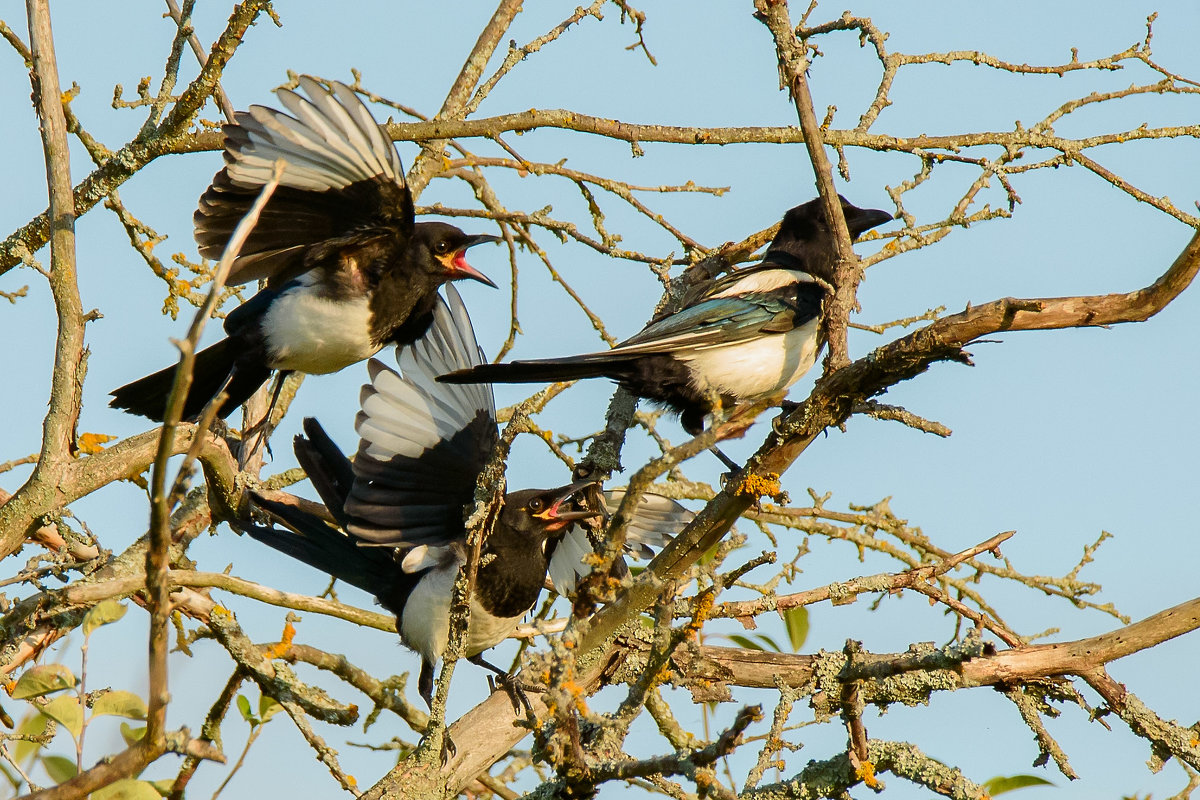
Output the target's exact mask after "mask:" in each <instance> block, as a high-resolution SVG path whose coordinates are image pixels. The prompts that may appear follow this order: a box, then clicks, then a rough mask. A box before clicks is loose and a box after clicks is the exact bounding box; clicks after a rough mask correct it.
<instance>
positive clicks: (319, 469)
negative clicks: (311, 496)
mask: <svg viewBox="0 0 1200 800" xmlns="http://www.w3.org/2000/svg"><path fill="white" fill-rule="evenodd" d="M304 434H305V435H303V436H297V437H296V438H295V439H294V440H293V443H292V449H293V450H294V451H295V453H296V460H297V461H299V462H300V466H301V467H303V468H304V472H305V474H306V475H308V479H309V480H310V481H312V485H313V488H315V489H316V490H317V494H319V495H321V500H322V501H324V503H325V507H326V508H328V509H329V511H330V513H331V514H333V516H334V519H336V520H337V521H338V523H339V524H341V525H343V526H344V525H345V524H346V523H347V521H348V518H347V517H346V513H345V511H344V510H343V509H344V507H345V505H346V498H348V497H349V496H350V489H351V487H353V486H354V468H353V467H352V466H351V464H350V459H348V458H346V456H345V454H343V453H342V451H341V449H339V448H338V446H337V445H336V444H334V443H333V440H332V439H330V438H329V434H327V433H325V429H324V428H322V427H321V423H319V422H317V421H316V420H315V419H313V418H312V417H305V418H304Z"/></svg>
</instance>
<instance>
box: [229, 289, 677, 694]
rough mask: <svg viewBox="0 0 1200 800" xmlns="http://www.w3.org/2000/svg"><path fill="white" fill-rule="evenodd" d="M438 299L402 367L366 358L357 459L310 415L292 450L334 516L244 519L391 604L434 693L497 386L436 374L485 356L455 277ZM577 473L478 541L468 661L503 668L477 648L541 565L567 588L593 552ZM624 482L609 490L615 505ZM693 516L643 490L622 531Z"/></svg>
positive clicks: (517, 497)
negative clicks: (467, 511)
mask: <svg viewBox="0 0 1200 800" xmlns="http://www.w3.org/2000/svg"><path fill="white" fill-rule="evenodd" d="M446 294H447V295H448V296H449V302H448V303H446V302H442V301H439V302H438V304H437V305H436V307H435V310H434V322H433V326H432V327H431V328H430V330H429V332H428V334H427V335H426V336H425V337H423V338H422V339H421V340H419V341H418V342H416V343H415V344H413V345H411V346H410V347H405V348H397V353H398V361H399V366H400V370H401V373H402V374H401V373H397V372H396V371H395V370H392V369H390V368H389V367H387V366H385V365H384V364H382V363H381V362H379V361H378V360H375V359H372V360H371V361H370V362H369V372H370V375H371V383H370V384H368V385H366V386H364V387H363V391H362V396H361V406H362V410H361V411H360V412H359V414H358V418H357V420H356V423H355V427H356V429H357V431H358V434H359V436H360V437H361V441H360V444H359V449H358V453H357V455H356V456H355V458H354V461H353V463H351V462H350V461H349V459H347V458H346V457H345V456H344V455H342V453H341V451H340V450H339V449H338V447H337V446H336V445H335V444H334V443H333V442H332V441H331V440H330V439H329V437H328V436H327V435H326V434H325V432H324V431H323V430H322V429H321V427H320V425H319V424H318V423H317V422H316V420H312V419H308V420H305V422H304V430H305V433H306V434H307V435H306V436H299V437H297V438H296V456H297V458H298V459H299V461H300V463H301V466H303V467H304V469H305V471H306V472H307V473H308V476H309V478H310V479H311V480H312V482H313V485H314V486H315V487H316V489H317V491H318V492H319V493H320V495H321V498H322V500H324V502H325V505H326V507H327V508H328V510H329V512H330V514H331V516H332V518H333V519H334V520H335V521H336V523H337V526H336V527H335V526H334V525H331V524H329V523H328V522H326V521H325V520H323V519H322V518H320V517H317V516H315V515H313V514H309V513H306V512H304V511H301V510H299V509H297V508H296V507H295V506H291V505H285V504H282V503H278V502H274V501H271V500H267V499H265V498H262V497H258V496H256V501H257V502H258V504H259V505H260V506H261V507H262V508H263V509H264V510H265V511H267V512H268V514H269V515H270V516H271V517H272V518H273V519H274V520H276V521H278V522H281V523H283V524H284V525H285V526H287V527H288V528H289V529H290V530H277V529H265V528H253V529H250V531H249V532H250V535H251V536H253V537H254V538H256V539H258V540H259V541H262V542H264V543H265V544H267V545H269V546H271V547H273V548H275V549H276V550H279V551H281V552H284V553H286V554H288V555H290V556H292V557H294V558H297V559H299V560H301V561H303V562H305V563H307V564H309V565H310V566H313V567H316V568H317V569H319V570H322V571H323V572H326V573H329V574H330V575H333V576H334V577H336V578H338V579H339V580H344V581H346V582H348V583H350V584H353V585H355V586H358V587H359V588H361V589H364V590H365V591H367V592H370V593H371V594H373V595H375V597H376V598H378V600H379V602H380V604H381V605H383V606H384V608H387V609H388V610H389V611H391V612H392V613H393V614H395V615H396V629H397V631H398V632H399V634H400V638H401V640H402V641H403V642H404V644H406V645H407V646H409V647H410V648H412V649H413V650H416V651H417V652H418V653H419V654H420V656H421V673H420V678H419V680H418V689H419V691H420V693H421V696H422V697H424V698H425V700H426V702H429V701H430V699H431V696H432V690H433V669H434V665H435V664H436V663H437V662H438V660H439V659H440V658H441V656H442V653H443V651H444V650H445V648H446V643H447V638H448V636H449V617H450V603H451V597H452V592H453V587H454V581H455V578H456V577H457V575H458V573H459V570H460V568H461V567H462V566H463V564H464V563H466V546H465V545H466V532H465V529H464V522H463V509H464V507H466V506H467V505H469V504H470V503H472V502H473V499H474V494H475V484H476V481H477V479H478V477H479V473H480V471H481V470H482V469H483V467H484V465H485V464H486V463H487V461H488V459H489V458H490V457H491V453H492V449H493V447H494V446H495V444H496V442H497V439H498V434H497V428H496V412H495V405H494V400H493V398H492V391H491V387H490V386H486V385H471V386H446V385H443V384H439V383H437V382H436V380H435V379H436V377H437V376H438V375H440V374H442V373H443V372H447V371H449V370H452V369H463V368H468V367H471V366H474V365H477V364H479V363H480V362H481V361H482V354H481V353H480V351H479V346H478V345H477V344H476V342H475V335H474V332H473V330H472V328H471V320H470V318H469V317H468V316H467V311H466V308H465V307H464V306H463V303H462V300H461V299H460V298H459V296H458V293H457V292H456V291H455V290H454V288H453V287H447V289H446ZM590 486H592V482H587V481H584V482H579V483H574V484H571V485H568V486H561V487H558V488H555V489H549V490H544V491H543V490H536V489H527V490H522V491H516V492H510V493H509V494H508V495H506V497H505V498H504V502H503V505H502V508H501V510H500V513H499V517H498V519H497V522H496V524H495V527H494V528H493V530H492V532H491V534H490V535H489V536H488V537H487V539H486V540H485V541H484V543H483V549H482V557H481V559H480V563H479V568H478V572H477V576H476V584H475V592H474V595H473V596H472V598H471V612H470V622H469V626H468V629H467V643H466V656H467V657H468V660H470V661H472V662H473V663H476V664H478V665H480V666H483V667H486V668H488V669H491V670H492V671H494V672H496V673H497V674H498V675H501V676H504V677H507V675H506V673H505V672H504V671H503V670H501V669H499V668H498V667H494V666H492V665H491V664H488V663H487V662H486V661H484V660H483V658H482V657H481V653H482V652H483V651H484V650H487V649H488V648H490V647H492V646H494V645H496V644H498V643H499V642H500V641H502V640H503V639H504V638H506V637H507V636H508V635H509V634H510V633H511V632H512V631H513V629H514V628H515V627H516V625H517V624H518V622H519V621H520V620H521V618H522V617H523V616H524V615H525V614H526V613H527V612H528V611H529V610H530V609H531V608H532V607H533V605H534V603H535V601H536V600H537V597H538V594H539V593H540V591H541V589H542V587H543V585H544V583H545V580H546V576H547V572H549V575H550V577H551V579H552V580H553V582H554V585H555V588H556V589H558V590H559V591H560V592H562V593H564V594H565V593H567V592H569V591H570V590H571V588H572V587H573V586H574V585H575V582H576V580H577V579H578V577H579V576H582V575H586V574H588V573H589V572H590V567H588V566H587V565H586V564H584V563H583V559H584V557H585V556H586V555H587V554H590V553H591V552H592V549H591V546H590V544H589V541H588V537H587V532H586V530H584V528H583V527H582V526H579V525H573V524H572V523H574V522H575V521H577V520H581V519H584V518H587V517H595V516H598V515H599V514H600V513H601V512H600V510H599V509H589V508H582V507H581V505H585V504H582V503H581V502H580V501H581V499H582V497H581V495H582V494H583V492H582V490H584V489H585V488H588V487H590ZM620 499H621V496H620V494H619V493H617V494H612V495H610V496H608V497H606V498H605V502H606V504H608V505H611V506H612V507H613V508H615V506H616V505H617V504H619V501H620ZM690 518H691V514H690V512H688V511H687V510H686V509H684V508H683V507H682V506H680V505H678V504H677V503H675V502H674V501H672V500H668V499H667V498H664V497H660V496H657V495H644V496H643V498H642V499H641V501H640V503H639V506H638V508H637V509H636V512H635V516H634V520H633V523H632V525H631V527H630V530H629V533H628V541H629V543H630V545H632V546H634V547H637V548H639V549H640V550H644V549H646V548H648V547H649V546H651V545H652V546H661V545H662V544H663V543H664V542H665V541H666V539H667V538H668V537H669V536H670V535H671V534H673V533H675V532H676V531H678V530H679V529H680V528H681V527H682V526H683V525H684V524H686V523H687V521H688V520H689V519H690Z"/></svg>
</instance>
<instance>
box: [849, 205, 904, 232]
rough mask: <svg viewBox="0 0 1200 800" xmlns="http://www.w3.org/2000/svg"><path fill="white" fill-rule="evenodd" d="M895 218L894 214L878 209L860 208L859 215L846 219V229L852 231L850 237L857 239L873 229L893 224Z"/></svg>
mask: <svg viewBox="0 0 1200 800" xmlns="http://www.w3.org/2000/svg"><path fill="white" fill-rule="evenodd" d="M895 218H896V217H895V216H894V215H893V214H891V213H889V212H887V211H880V210H879V209H877V208H860V209H858V213H857V214H855V215H854V216H853V217H848V218H847V219H846V227H848V228H849V229H850V236H851V237H852V238H854V239H857V238H858V237H859V236H861V235H863V234H864V233H866V232H867V231H869V230H871V228H875V227H878V226H880V225H882V224H883V223H885V222H891V221H892V220H894V219H895Z"/></svg>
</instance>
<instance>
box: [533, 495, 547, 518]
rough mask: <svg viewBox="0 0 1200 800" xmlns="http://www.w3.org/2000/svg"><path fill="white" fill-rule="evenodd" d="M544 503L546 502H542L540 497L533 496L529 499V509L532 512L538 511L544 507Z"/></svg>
mask: <svg viewBox="0 0 1200 800" xmlns="http://www.w3.org/2000/svg"><path fill="white" fill-rule="evenodd" d="M545 505H546V504H545V503H544V502H542V498H540V497H535V498H533V499H532V500H530V501H529V510H530V511H532V512H533V513H534V514H536V513H538V512H539V511H541V510H542V509H543V508H544V507H545Z"/></svg>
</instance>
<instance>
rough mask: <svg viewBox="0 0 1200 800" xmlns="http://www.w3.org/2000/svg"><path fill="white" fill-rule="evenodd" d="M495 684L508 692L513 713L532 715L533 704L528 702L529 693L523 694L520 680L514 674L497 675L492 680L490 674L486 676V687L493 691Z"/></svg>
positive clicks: (523, 690) (523, 689)
mask: <svg viewBox="0 0 1200 800" xmlns="http://www.w3.org/2000/svg"><path fill="white" fill-rule="evenodd" d="M497 684H498V685H499V686H500V688H501V689H503V690H504V691H505V693H506V694H508V699H509V700H510V701H511V702H512V707H513V713H514V714H522V713H523V714H524V715H525V716H527V717H532V716H533V706H532V705H530V703H529V695H527V694H525V687H523V686H521V681H519V680H518V679H517V676H515V675H502V676H497V677H496V680H492V676H491V675H489V676H488V687H489V688H490V689H491V690H492V691H493V692H494V691H496V686H497Z"/></svg>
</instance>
